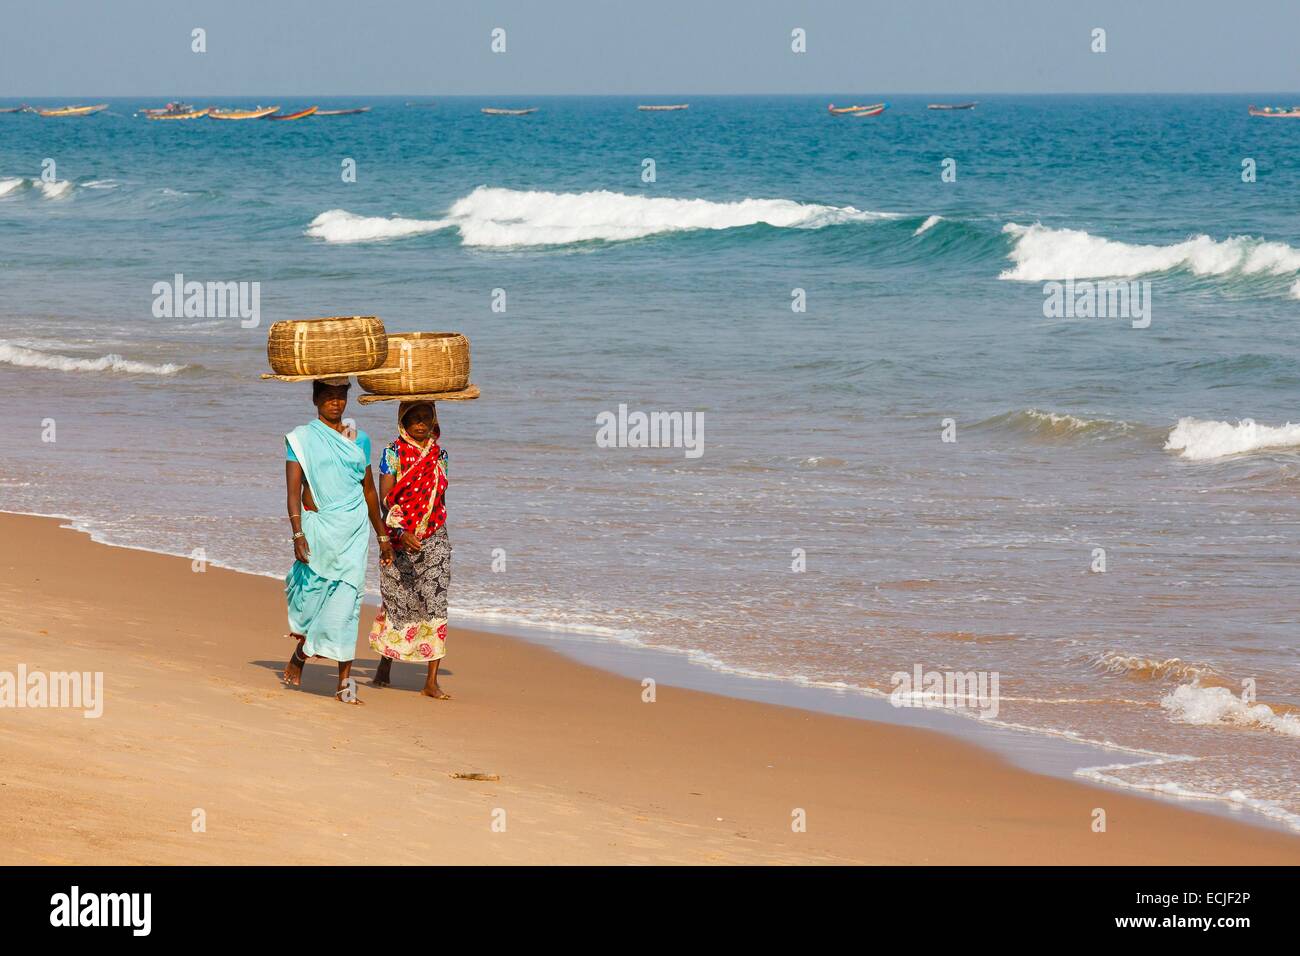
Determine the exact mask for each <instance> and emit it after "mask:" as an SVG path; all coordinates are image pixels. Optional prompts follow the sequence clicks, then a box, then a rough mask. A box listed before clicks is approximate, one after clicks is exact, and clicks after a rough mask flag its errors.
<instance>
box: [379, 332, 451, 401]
mask: <svg viewBox="0 0 1300 956" xmlns="http://www.w3.org/2000/svg"><path fill="white" fill-rule="evenodd" d="M384 364H385V365H386V366H388V367H390V368H397V369H400V371H398V372H393V373H390V374H387V375H359V376H357V381H358V382H360V383H361V387H362V388H363V389H365V390H366V391H367V392H370V393H371V394H373V395H420V394H425V393H429V392H451V391H455V390H457V389H462V388H464V387H465V386H466V385H468V384H469V339H467V338H465V336H463V335H461V334H460V333H459V332H394V333H393V334H392V335H390V336H389V337H388V358H387V361H386V362H385V363H384Z"/></svg>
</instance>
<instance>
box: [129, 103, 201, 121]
mask: <svg viewBox="0 0 1300 956" xmlns="http://www.w3.org/2000/svg"><path fill="white" fill-rule="evenodd" d="M211 112H212V108H211V107H209V106H205V107H203V109H201V110H189V111H188V112H167V111H163V112H161V113H146V114H145V119H151V120H192V119H202V118H203V117H204V116H207V115H208V114H209V113H211Z"/></svg>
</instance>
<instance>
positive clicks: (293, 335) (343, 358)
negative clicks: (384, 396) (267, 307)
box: [266, 315, 388, 375]
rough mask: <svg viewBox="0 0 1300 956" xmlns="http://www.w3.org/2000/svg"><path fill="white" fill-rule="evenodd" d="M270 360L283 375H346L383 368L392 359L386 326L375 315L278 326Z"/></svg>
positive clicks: (270, 339)
mask: <svg viewBox="0 0 1300 956" xmlns="http://www.w3.org/2000/svg"><path fill="white" fill-rule="evenodd" d="M266 357H267V359H269V360H270V362H271V368H273V369H274V370H275V371H276V373H277V374H279V375H329V374H334V373H337V374H339V375H345V374H348V373H351V372H364V371H367V370H368V369H372V368H379V367H380V366H382V365H383V364H384V359H386V358H387V357H388V335H387V333H386V332H385V331H384V323H383V322H381V321H379V319H377V318H376V317H375V316H373V315H353V316H350V317H341V316H336V317H333V318H328V319H293V320H290V321H287V322H276V323H275V324H274V325H272V326H271V329H270V331H268V332H267V334H266Z"/></svg>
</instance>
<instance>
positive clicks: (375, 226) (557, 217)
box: [307, 186, 897, 248]
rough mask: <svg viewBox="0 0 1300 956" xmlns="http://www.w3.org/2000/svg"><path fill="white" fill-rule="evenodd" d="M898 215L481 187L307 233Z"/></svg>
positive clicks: (356, 235) (647, 228)
mask: <svg viewBox="0 0 1300 956" xmlns="http://www.w3.org/2000/svg"><path fill="white" fill-rule="evenodd" d="M891 218H897V216H896V215H895V214H891V213H881V212H871V211H863V210H859V209H854V208H853V207H852V206H823V205H818V204H816V203H799V202H794V201H793V200H789V199H742V200H739V201H737V202H712V201H710V200H707V199H666V198H657V197H649V196H634V195H626V194H623V193H614V192H607V191H604V190H600V191H596V192H583V193H552V192H534V191H529V190H516V189H497V188H492V187H487V186H480V187H479V188H477V189H475V190H474V191H473V192H472V193H470V194H469V195H468V196H465V197H464V198H462V199H458V200H457V201H456V202H455V203H453V204H452V206H451V209H450V210H449V211H448V213H447V218H445V219H402V218H400V217H393V218H391V219H384V218H382V217H367V216H358V215H356V214H354V213H350V212H347V211H345V210H342V209H331V210H329V211H328V212H324V213H321V215H319V216H317V217H316V218H315V219H314V220H312V222H311V224H310V225H309V226H308V227H307V235H309V236H312V237H314V238H318V239H324V240H325V241H327V242H374V241H377V240H383V239H395V238H401V237H404V236H411V235H418V234H421V233H428V232H437V231H438V230H440V229H445V228H447V227H448V226H454V227H456V229H457V230H458V231H459V233H460V237H461V241H462V242H463V243H464V244H465V245H467V246H478V247H482V248H509V247H513V246H555V245H566V244H568V243H574V242H589V241H593V240H604V241H608V242H617V241H624V240H628V239H642V238H645V237H647V236H654V235H663V234H667V233H673V232H686V231H693V230H719V229H735V228H739V227H742V226H753V225H758V224H766V225H769V226H774V227H777V228H783V229H784V228H789V229H820V228H822V227H824V226H832V225H837V224H840V223H848V222H871V221H875V220H880V219H891Z"/></svg>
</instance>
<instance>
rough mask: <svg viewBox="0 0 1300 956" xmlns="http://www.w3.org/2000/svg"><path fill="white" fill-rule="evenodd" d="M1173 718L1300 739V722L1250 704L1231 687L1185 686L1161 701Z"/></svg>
mask: <svg viewBox="0 0 1300 956" xmlns="http://www.w3.org/2000/svg"><path fill="white" fill-rule="evenodd" d="M1160 706H1161V707H1163V708H1164V709H1165V710H1166V711H1167V712H1168V713H1169V715H1170V716H1171V717H1173V718H1174V719H1175V720H1177V721H1180V722H1181V723H1185V724H1197V725H1200V726H1206V727H1246V728H1253V729H1262V730H1269V731H1273V732H1274V733H1279V734H1285V735H1286V736H1288V737H1300V718H1297V717H1296V716H1295V715H1294V714H1285V713H1278V712H1276V711H1275V710H1274V709H1273V708H1272V707H1269V706H1268V705H1267V704H1260V703H1247V702H1246V701H1244V700H1242V699H1241V698H1240V697H1239V696H1237V695H1236V694H1235V693H1233V692H1232V691H1231V690H1229V689H1228V688H1227V687H1203V686H1201V685H1200V684H1195V683H1194V684H1181V685H1179V686H1178V687H1176V688H1174V690H1172V691H1171V692H1170V693H1168V694H1166V695H1165V696H1164V697H1162V698H1161V699H1160Z"/></svg>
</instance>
